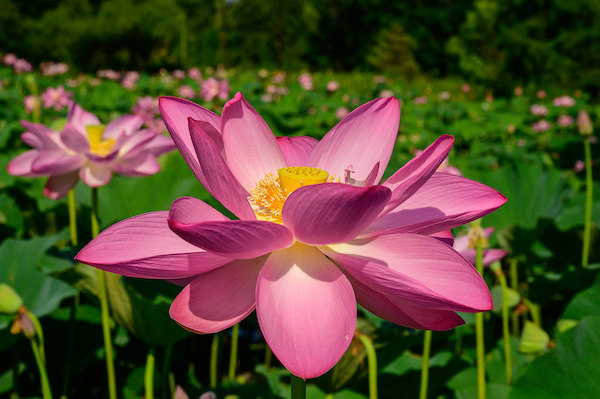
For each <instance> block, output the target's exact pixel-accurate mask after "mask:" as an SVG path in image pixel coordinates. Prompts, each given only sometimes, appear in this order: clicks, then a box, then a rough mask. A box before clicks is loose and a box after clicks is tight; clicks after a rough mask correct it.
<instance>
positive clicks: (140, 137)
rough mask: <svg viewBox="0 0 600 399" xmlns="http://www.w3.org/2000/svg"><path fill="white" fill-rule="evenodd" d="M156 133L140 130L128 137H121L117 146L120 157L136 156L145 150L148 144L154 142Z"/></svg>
mask: <svg viewBox="0 0 600 399" xmlns="http://www.w3.org/2000/svg"><path fill="white" fill-rule="evenodd" d="M155 137H156V133H153V132H151V131H150V130H141V131H139V132H136V133H135V134H132V135H130V136H123V138H122V139H121V140H122V142H121V143H120V145H119V154H121V155H122V156H128V155H134V154H135V155H137V154H139V153H140V152H141V151H144V150H146V147H147V146H148V144H149V143H150V142H151V141H152V140H154V139H155Z"/></svg>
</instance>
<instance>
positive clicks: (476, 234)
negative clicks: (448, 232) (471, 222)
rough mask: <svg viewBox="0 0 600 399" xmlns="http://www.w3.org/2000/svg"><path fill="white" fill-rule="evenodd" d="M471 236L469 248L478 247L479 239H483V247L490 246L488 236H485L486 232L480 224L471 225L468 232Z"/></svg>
mask: <svg viewBox="0 0 600 399" xmlns="http://www.w3.org/2000/svg"><path fill="white" fill-rule="evenodd" d="M467 235H468V236H469V248H470V249H477V244H478V242H479V240H481V247H482V248H488V247H489V246H490V244H489V242H488V239H487V237H486V236H485V232H484V231H483V229H482V228H481V226H479V225H475V226H471V227H470V228H469V231H468V233H467Z"/></svg>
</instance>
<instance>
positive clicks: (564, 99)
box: [552, 95, 575, 107]
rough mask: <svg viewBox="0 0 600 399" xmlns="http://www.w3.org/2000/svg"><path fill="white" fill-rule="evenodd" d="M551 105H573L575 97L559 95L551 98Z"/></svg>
mask: <svg viewBox="0 0 600 399" xmlns="http://www.w3.org/2000/svg"><path fill="white" fill-rule="evenodd" d="M552 105H554V106H555V107H572V106H573V105H575V99H574V98H573V97H569V96H566V95H565V96H560V97H556V98H555V99H554V100H552Z"/></svg>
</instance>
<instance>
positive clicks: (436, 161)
mask: <svg viewBox="0 0 600 399" xmlns="http://www.w3.org/2000/svg"><path fill="white" fill-rule="evenodd" d="M453 144H454V137H452V136H450V135H448V134H444V135H442V136H440V137H438V139H437V140H435V142H433V144H431V145H430V146H429V147H427V148H426V149H425V150H424V151H423V152H422V153H420V154H419V155H417V156H416V157H414V158H413V159H411V160H410V161H409V162H408V163H407V164H406V165H404V166H403V167H402V168H400V169H398V171H396V173H394V174H393V175H392V176H391V177H390V178H389V179H387V180H386V181H385V183H383V185H384V186H386V187H388V188H389V189H390V190H392V198H391V199H390V202H389V203H388V205H387V206H386V209H385V211H384V213H387V212H389V211H390V210H392V209H394V208H396V207H397V206H398V205H400V204H401V203H403V202H404V201H406V199H407V198H409V197H410V196H411V195H413V194H414V193H415V192H416V191H417V190H418V189H419V188H421V186H422V185H423V184H425V182H427V181H428V180H429V178H430V177H431V175H433V173H434V172H435V171H436V170H437V168H438V167H439V166H440V165H441V164H442V162H443V161H444V160H445V159H446V157H448V153H449V152H450V150H451V149H452V145H453Z"/></svg>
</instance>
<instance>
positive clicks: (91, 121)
mask: <svg viewBox="0 0 600 399" xmlns="http://www.w3.org/2000/svg"><path fill="white" fill-rule="evenodd" d="M67 120H68V121H69V123H72V124H73V125H74V126H75V128H77V129H79V130H80V131H82V132H85V127H86V126H91V125H100V119H98V118H97V117H96V115H94V114H92V113H91V112H88V111H86V110H84V109H83V108H81V106H80V105H79V104H77V103H76V102H74V101H73V102H71V105H70V106H69V114H68V116H67Z"/></svg>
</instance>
